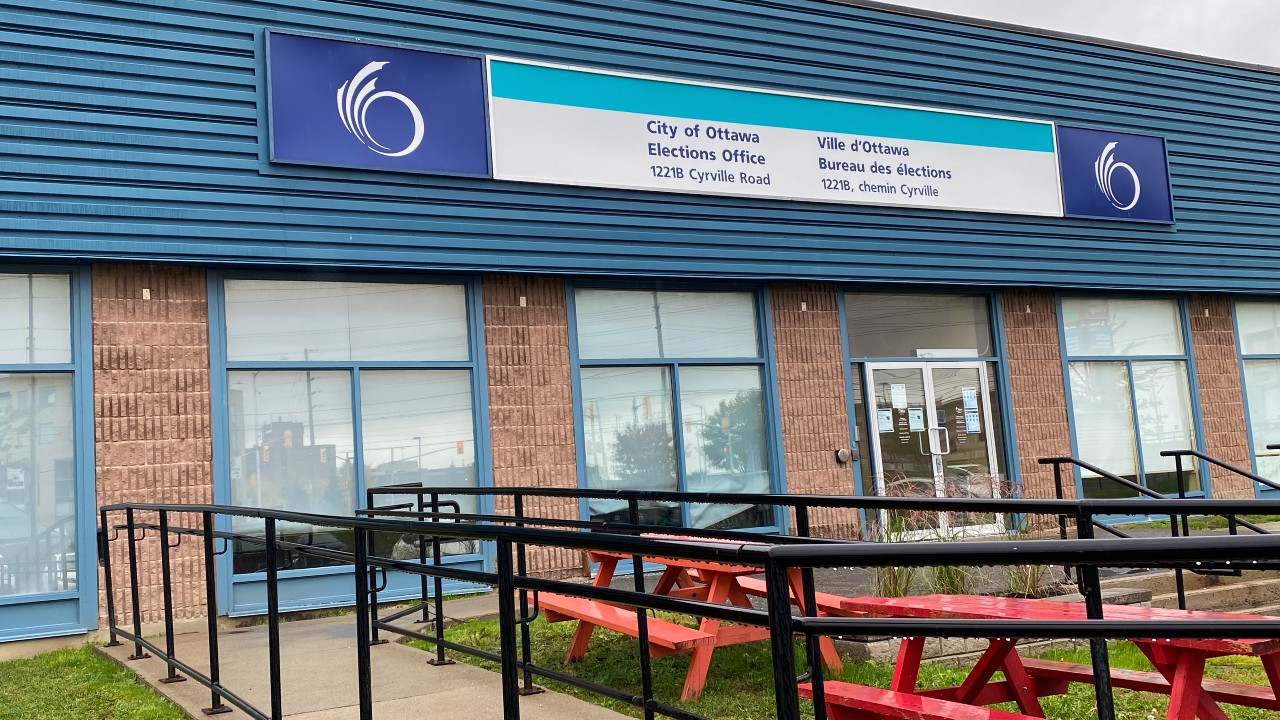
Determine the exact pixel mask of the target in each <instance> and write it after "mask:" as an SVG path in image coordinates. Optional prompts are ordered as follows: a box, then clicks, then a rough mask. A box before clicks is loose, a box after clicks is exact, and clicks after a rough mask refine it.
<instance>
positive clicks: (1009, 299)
mask: <svg viewBox="0 0 1280 720" xmlns="http://www.w3.org/2000/svg"><path fill="white" fill-rule="evenodd" d="M6 17H7V18H8V23H7V24H6V29H5V30H4V31H3V35H0V50H2V51H3V63H4V66H5V67H6V68H7V70H8V72H6V73H5V74H4V75H3V76H0V89H2V91H0V98H2V101H0V129H3V133H2V134H0V158H2V160H3V164H2V165H0V172H2V173H3V188H4V193H3V194H0V208H3V211H2V212H0V518H2V521H0V640H19V639H27V638H35V637H46V636H54V635H68V634H76V633H83V632H86V631H88V630H90V629H93V628H94V627H96V626H97V625H98V623H99V617H100V614H101V612H102V608H103V603H102V602H101V597H100V595H101V593H100V585H101V578H100V576H99V571H98V569H97V563H96V558H95V557H94V555H95V552H94V546H95V540H94V533H95V528H96V525H97V522H96V515H95V513H96V508H98V507H100V506H101V505H105V504H110V503H116V502H123V501H164V502H191V503H197V502H219V503H228V504H235V505H248V506H258V507H274V508H289V509H295V510H304V511H310V512H322V513H337V514H348V513H350V512H352V511H353V510H354V509H355V508H357V507H358V506H359V505H361V504H362V500H361V498H363V496H364V495H363V491H364V490H365V489H366V488H369V487H377V486H380V485H386V484H390V483H396V482H406V481H408V482H413V481H420V482H424V483H427V484H431V485H433V486H441V487H443V486H458V485H464V486H471V485H478V486H541V487H585V488H648V489H667V490H676V489H681V490H683V489H688V490H708V491H721V492H788V493H828V494H837V495H859V494H865V495H870V494H925V495H931V494H939V495H946V496H975V497H1010V496H1014V495H1024V496H1029V497H1049V496H1052V494H1053V492H1054V488H1053V479H1052V473H1051V472H1050V471H1048V470H1047V469H1046V468H1045V467H1044V466H1041V465H1039V464H1038V463H1037V462H1036V460H1037V459H1038V458H1041V457H1045V456H1050V455H1074V456H1075V457H1078V458H1081V459H1083V460H1086V461H1088V462H1091V463H1093V464H1095V465H1098V466H1100V467H1102V468H1104V469H1106V470H1108V471H1110V472H1113V473H1116V474H1119V475H1122V476H1124V477H1127V478H1129V479H1131V480H1133V481H1134V482H1138V483H1140V484H1142V485H1143V486H1145V487H1148V488H1151V489H1153V490H1156V491H1158V492H1161V493H1166V494H1171V493H1176V492H1177V491H1178V488H1177V481H1176V477H1175V473H1174V467H1173V464H1172V460H1170V459H1168V458H1164V457H1162V456H1161V455H1160V451H1162V450H1169V449H1197V450H1200V451H1203V452H1206V453H1208V454H1210V455H1212V456H1215V457H1218V458H1221V459H1222V460H1224V461H1226V462H1229V463H1233V464H1235V465H1238V466H1241V467H1245V468H1252V469H1254V470H1255V471H1256V472H1258V473H1260V474H1263V475H1265V476H1268V477H1273V478H1277V479H1280V455H1277V454H1275V453H1274V452H1273V451H1269V450H1267V449H1266V445H1267V444H1268V443H1271V442H1280V298H1278V297H1277V293H1280V272H1277V271H1278V270H1280V255H1277V253H1276V251H1275V249H1274V243H1275V236H1276V234H1277V231H1278V230H1280V209H1278V207H1280V206H1278V204H1277V201H1276V197H1277V195H1276V193H1277V190H1280V151H1277V150H1276V145H1275V142H1274V141H1275V139H1276V137H1277V123H1276V120H1275V118H1276V117H1280V92H1277V91H1278V90H1280V76H1277V75H1276V74H1275V73H1274V72H1273V71H1271V70H1266V69H1257V68H1248V67H1240V66H1233V65H1227V64H1210V63H1208V62H1204V61H1200V60H1195V59H1190V58H1183V57H1176V56H1172V55H1168V54H1156V53H1153V52H1149V51H1143V50H1140V49H1134V48H1126V47H1117V46H1111V45H1102V44H1096V43H1091V42H1087V41H1085V40H1082V39H1078V38H1068V37H1056V36H1048V35H1043V34H1032V33H1029V32H1025V31H1019V30H1016V29H1010V28H1001V27H992V26H979V25H973V24H963V23H960V22H957V21H955V20H953V19H946V18H940V17H935V16H927V15H918V14H905V13H903V12H901V11H893V10H890V9H887V8H884V7H879V6H876V5H874V4H870V3H861V2H848V3H844V2H821V1H818V0H786V1H783V0H778V1H776V2H757V1H754V0H753V1H750V2H749V1H747V0H725V1H724V2H717V3H713V4H709V3H705V2H694V1H693V0H636V1H635V2H627V3H618V2H568V1H567V0H565V1H561V0H547V1H546V2H538V3H529V2H518V1H516V0H497V1H495V2H485V3H481V2H475V1H474V0H439V1H434V0H433V1H431V2H409V1H408V0H403V1H399V2H396V1H389V2H381V3H354V2H342V1H339V0H307V1H306V2H283V1H275V0H260V1H256V2H250V3H240V2H229V1H225V0H209V1H208V2H202V3H180V4H176V5H175V4H173V3H158V2H153V1H151V0H136V1H130V2H104V1H97V2H95V1H90V0H67V1H65V2H58V3H41V4H38V6H36V7H22V8H11V9H9V10H7V11H6ZM841 451H847V452H841ZM1189 483H1190V486H1189V488H1188V489H1189V491H1190V492H1191V493H1192V494H1197V495H1206V496H1211V497H1252V496H1253V495H1254V493H1255V488H1254V486H1253V484H1252V483H1249V482H1247V481H1246V482H1242V481H1241V478H1240V477H1239V476H1233V475H1231V474H1229V473H1224V472H1220V471H1217V470H1214V471H1212V472H1211V471H1210V470H1209V469H1208V467H1207V466H1206V467H1191V468H1189ZM1066 490H1067V493H1068V495H1072V496H1088V497H1108V496H1117V495H1120V496H1123V495H1125V494H1127V490H1124V489H1123V488H1120V487H1118V486H1116V485H1114V484H1113V483H1109V482H1108V481H1106V480H1105V479H1104V478H1101V477H1099V476H1097V475H1092V474H1090V473H1083V474H1080V475H1077V477H1075V478H1074V482H1073V483H1069V487H1067V488H1066ZM530 511H531V512H532V511H536V512H539V513H542V514H545V515H558V516H562V517H567V518H578V517H581V516H583V515H587V516H591V517H609V516H610V515H611V514H613V513H616V512H618V511H619V508H617V507H614V506H611V505H610V504H609V503H607V502H593V503H589V504H586V505H579V504H578V503H576V502H561V503H554V502H549V503H548V504H546V505H545V506H543V507H538V508H530ZM648 512H649V513H650V514H651V517H650V519H651V520H654V521H656V522H667V523H671V524H687V525H696V526H700V527H711V526H715V527H732V528H755V529H760V530H762V531H770V530H772V531H787V530H788V529H789V524H790V522H789V518H787V517H784V516H782V515H778V514H775V513H774V512H773V511H771V510H769V509H767V508H761V507H753V506H749V505H742V506H734V507H730V508H712V507H700V506H697V505H686V506H683V507H656V508H653V509H651V510H650V511H648ZM956 522H960V521H959V520H957V521H956ZM964 522H965V526H964V527H957V528H954V529H955V530H957V531H963V532H968V531H978V532H990V531H997V530H999V529H1000V528H999V527H998V520H997V519H995V518H970V519H968V520H966V521H964ZM814 523H815V530H816V531H818V532H821V533H823V534H826V535H829V536H833V537H859V536H860V534H861V533H862V531H863V530H862V528H861V527H860V524H859V519H858V517H857V516H856V515H854V514H848V513H834V512H833V513H828V514H825V515H821V516H819V517H816V518H815V519H814ZM233 529H238V530H244V531H246V532H253V531H254V530H255V527H254V526H252V525H244V526H240V527H236V528H233ZM285 533H286V535H287V536H289V537H291V538H295V539H300V540H302V541H305V542H309V543H312V544H317V545H323V546H328V547H335V548H342V547H345V546H346V545H347V544H349V538H344V537H342V536H341V535H340V534H338V533H333V532H326V531H325V530H324V529H323V528H312V527H291V528H287V529H286V530H285ZM151 542H153V540H152V541H151ZM194 545H195V544H194V543H185V544H183V545H181V546H180V547H179V548H177V549H176V550H175V551H174V555H173V557H174V562H175V565H174V569H175V572H177V573H179V577H184V578H191V579H192V581H191V582H184V583H181V584H180V586H179V587H178V588H176V590H175V603H176V607H177V608H178V614H179V616H180V617H183V616H185V617H194V616H197V615H199V614H200V613H202V612H203V598H204V588H203V586H202V585H201V583H200V581H199V578H200V577H202V576H201V573H200V568H201V564H200V563H201V556H200V553H199V551H198V549H196V548H195V547H193V546H194ZM449 553H450V556H449V557H450V560H449V561H450V562H457V563H472V564H481V563H484V562H486V557H485V554H484V552H483V549H482V548H478V547H471V546H466V545H463V544H457V545H456V546H452V547H449ZM220 562H222V565H220V566H219V568H220V580H219V587H218V588H217V590H218V597H219V602H220V612H223V613H228V614H232V615H242V614H252V613H255V612H261V611H262V609H263V603H264V600H263V597H264V596H263V593H264V589H263V565H262V557H261V553H260V551H255V549H254V546H252V545H251V544H239V545H234V546H233V547H232V548H231V552H229V553H227V554H226V555H225V556H222V557H221V558H220ZM536 566H537V567H536V570H537V571H539V572H544V573H548V574H567V573H572V572H580V571H581V567H582V560H581V558H580V557H579V556H578V555H577V553H570V552H567V551H566V552H563V553H558V554H557V553H546V554H543V555H540V556H538V557H537V558H536ZM346 572H347V570H346V569H345V568H344V567H341V566H337V567H329V566H323V564H322V563H320V562H318V561H316V562H315V563H313V564H312V565H306V566H295V567H293V568H291V569H289V570H287V571H285V572H284V573H283V576H285V577H287V578H288V583H287V586H286V588H285V589H284V592H285V596H284V597H283V602H284V603H285V604H286V605H288V606H289V607H294V608H297V607H311V606H324V605H334V604H341V603H344V602H349V601H350V590H349V588H350V584H349V583H348V582H344V581H343V578H342V576H343V575H344V574H345V573H346ZM158 576H159V561H158V559H156V558H155V556H154V554H152V555H144V558H143V562H142V564H141V580H142V583H143V584H144V585H145V586H146V587H147V588H149V591H148V592H146V593H144V595H143V602H144V603H145V607H144V611H145V612H146V613H148V615H147V617H154V616H155V615H154V613H155V611H156V609H157V608H158V607H159V603H160V599H159V592H158V582H159V577H158ZM401 589H402V588H398V587H397V586H396V585H395V584H394V582H393V585H392V587H391V588H390V589H389V590H388V595H389V596H394V594H395V593H396V592H397V591H398V590H401ZM403 590H404V591H405V592H408V591H409V588H407V587H405V588H403ZM121 602H122V603H123V598H121Z"/></svg>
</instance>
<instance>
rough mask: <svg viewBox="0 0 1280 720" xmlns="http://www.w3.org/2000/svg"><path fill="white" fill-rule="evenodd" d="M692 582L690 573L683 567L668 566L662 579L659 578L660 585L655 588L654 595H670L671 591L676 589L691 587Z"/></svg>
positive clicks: (663, 572)
mask: <svg viewBox="0 0 1280 720" xmlns="http://www.w3.org/2000/svg"><path fill="white" fill-rule="evenodd" d="M691 584H693V583H692V581H691V580H690V579H689V574H688V572H687V571H686V570H685V569H684V568H681V567H675V566H672V565H668V566H667V568H666V569H665V570H663V571H662V577H660V578H658V584H657V586H656V587H654V588H653V594H654V595H670V594H671V589H672V588H675V587H682V588H683V587H689V586H690V585H691Z"/></svg>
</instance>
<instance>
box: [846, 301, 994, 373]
mask: <svg viewBox="0 0 1280 720" xmlns="http://www.w3.org/2000/svg"><path fill="white" fill-rule="evenodd" d="M844 302H845V316H846V322H847V324H848V332H849V351H850V353H851V354H852V356H853V357H856V358H915V357H922V358H923V357H930V358H944V357H950V358H958V357H991V356H993V355H994V354H995V353H994V351H993V350H992V343H991V317H990V313H989V311H988V309H987V299H986V298H985V297H979V296H967V295H908V294H888V293H847V294H845V296H844Z"/></svg>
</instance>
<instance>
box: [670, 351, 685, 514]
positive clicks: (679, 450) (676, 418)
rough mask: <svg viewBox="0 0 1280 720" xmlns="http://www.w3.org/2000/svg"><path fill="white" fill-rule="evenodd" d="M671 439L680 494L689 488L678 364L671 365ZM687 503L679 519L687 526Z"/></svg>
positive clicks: (682, 506)
mask: <svg viewBox="0 0 1280 720" xmlns="http://www.w3.org/2000/svg"><path fill="white" fill-rule="evenodd" d="M669 367H670V372H671V398H670V399H671V423H672V428H671V438H672V443H673V444H674V445H675V447H674V448H673V449H674V450H675V453H676V489H677V490H679V491H680V492H687V491H688V488H689V478H688V476H687V475H686V467H685V460H686V458H685V456H684V408H683V407H682V406H681V404H680V363H671V365H670V366H669ZM688 505H689V504H688V503H681V507H680V517H681V518H683V519H684V524H685V525H688V524H689V507H688Z"/></svg>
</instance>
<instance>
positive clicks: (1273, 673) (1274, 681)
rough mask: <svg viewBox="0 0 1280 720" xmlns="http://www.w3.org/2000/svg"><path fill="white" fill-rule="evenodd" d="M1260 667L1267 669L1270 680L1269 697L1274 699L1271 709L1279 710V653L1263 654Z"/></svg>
mask: <svg viewBox="0 0 1280 720" xmlns="http://www.w3.org/2000/svg"><path fill="white" fill-rule="evenodd" d="M1260 659H1261V660H1262V669H1263V670H1266V671H1267V679H1268V680H1270V681H1271V697H1273V698H1275V699H1276V704H1275V705H1274V706H1273V707H1272V708H1271V709H1272V710H1280V654H1275V653H1273V654H1271V655H1263V656H1262V657H1261V658H1260Z"/></svg>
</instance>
